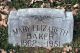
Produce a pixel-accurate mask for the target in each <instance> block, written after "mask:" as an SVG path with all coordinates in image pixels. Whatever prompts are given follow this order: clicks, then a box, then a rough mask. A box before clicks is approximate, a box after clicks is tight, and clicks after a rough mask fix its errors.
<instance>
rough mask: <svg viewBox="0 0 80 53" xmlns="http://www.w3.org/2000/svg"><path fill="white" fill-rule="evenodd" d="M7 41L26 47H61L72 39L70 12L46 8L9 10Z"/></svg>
mask: <svg viewBox="0 0 80 53" xmlns="http://www.w3.org/2000/svg"><path fill="white" fill-rule="evenodd" d="M8 34H9V43H11V44H13V45H16V44H18V45H21V46H24V45H25V46H26V47H36V46H39V47H55V46H57V47H62V45H63V44H65V43H70V42H72V39H73V16H72V13H71V12H66V13H64V10H59V9H47V8H38V9H36V8H33V9H31V8H29V9H20V10H18V11H11V13H10V15H9V18H8Z"/></svg>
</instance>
